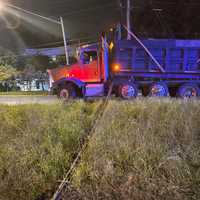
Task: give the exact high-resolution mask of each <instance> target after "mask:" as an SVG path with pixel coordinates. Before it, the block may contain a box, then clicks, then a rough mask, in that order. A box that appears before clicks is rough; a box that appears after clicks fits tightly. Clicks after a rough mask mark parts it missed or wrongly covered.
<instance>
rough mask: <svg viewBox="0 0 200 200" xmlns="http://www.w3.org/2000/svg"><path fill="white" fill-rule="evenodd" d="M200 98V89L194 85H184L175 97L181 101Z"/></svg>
mask: <svg viewBox="0 0 200 200" xmlns="http://www.w3.org/2000/svg"><path fill="white" fill-rule="evenodd" d="M199 96H200V89H199V86H198V85H196V84H190V83H186V84H184V85H182V86H180V88H179V89H178V91H177V97H180V98H183V99H190V98H197V97H199Z"/></svg>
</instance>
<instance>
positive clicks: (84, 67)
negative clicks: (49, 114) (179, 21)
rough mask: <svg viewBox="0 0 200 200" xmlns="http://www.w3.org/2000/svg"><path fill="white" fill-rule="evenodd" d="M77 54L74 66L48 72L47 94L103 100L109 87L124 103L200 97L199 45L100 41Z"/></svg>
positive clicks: (196, 42)
mask: <svg viewBox="0 0 200 200" xmlns="http://www.w3.org/2000/svg"><path fill="white" fill-rule="evenodd" d="M133 36H134V35H133ZM135 37H136V36H135ZM78 55H79V56H78V61H77V63H75V64H72V65H70V66H63V67H58V68H56V69H52V70H48V73H49V77H50V82H51V90H52V91H53V92H54V93H56V94H57V95H58V96H59V97H60V98H62V99H64V100H68V99H70V98H77V97H79V98H80V97H82V98H88V97H104V96H107V95H108V91H109V89H110V88H111V87H112V94H113V95H116V96H117V97H121V98H123V99H134V98H136V97H137V96H138V94H139V93H140V94H142V95H143V96H149V97H167V96H172V97H181V98H192V97H195V98H197V97H199V96H200V40H174V39H146V40H140V39H139V38H137V37H136V38H133V39H132V40H127V39H120V40H119V39H117V40H116V39H115V40H113V41H108V40H107V39H106V37H105V36H104V37H102V40H101V41H100V42H99V43H95V44H90V45H84V46H82V47H80V48H79V51H78Z"/></svg>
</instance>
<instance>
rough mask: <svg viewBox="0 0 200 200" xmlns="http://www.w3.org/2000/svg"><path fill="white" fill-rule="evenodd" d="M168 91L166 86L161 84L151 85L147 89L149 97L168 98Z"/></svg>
mask: <svg viewBox="0 0 200 200" xmlns="http://www.w3.org/2000/svg"><path fill="white" fill-rule="evenodd" d="M168 96H169V89H168V86H167V84H165V83H162V82H157V83H153V84H152V85H151V87H150V89H149V97H168Z"/></svg>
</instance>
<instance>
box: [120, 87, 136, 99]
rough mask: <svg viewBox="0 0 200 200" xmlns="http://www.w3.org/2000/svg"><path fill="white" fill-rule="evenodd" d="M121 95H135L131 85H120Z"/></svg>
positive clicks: (126, 96) (127, 96)
mask: <svg viewBox="0 0 200 200" xmlns="http://www.w3.org/2000/svg"><path fill="white" fill-rule="evenodd" d="M122 96H123V97H124V98H126V99H130V98H133V97H136V90H135V88H134V86H132V85H124V86H123V87H122Z"/></svg>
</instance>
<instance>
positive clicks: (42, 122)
mask: <svg viewBox="0 0 200 200" xmlns="http://www.w3.org/2000/svg"><path fill="white" fill-rule="evenodd" d="M97 107H98V104H85V103H83V102H74V103H70V104H68V105H60V104H57V105H50V106H48V105H46V106H44V105H25V106H24V105H23V106H22V105H21V106H3V105H1V106H0V199H1V200H34V199H36V198H38V197H40V196H42V195H43V194H44V196H47V198H48V195H49V196H51V193H52V191H54V189H55V188H56V186H57V185H58V184H59V180H61V179H62V178H63V175H64V174H65V172H66V170H67V169H68V167H69V166H70V163H71V161H72V158H73V156H74V154H75V153H76V152H77V150H78V149H79V146H80V145H79V142H80V139H81V138H82V137H83V136H84V134H85V133H86V132H87V130H88V128H89V127H90V126H91V123H92V120H93V115H94V114H95V111H96V110H97Z"/></svg>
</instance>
